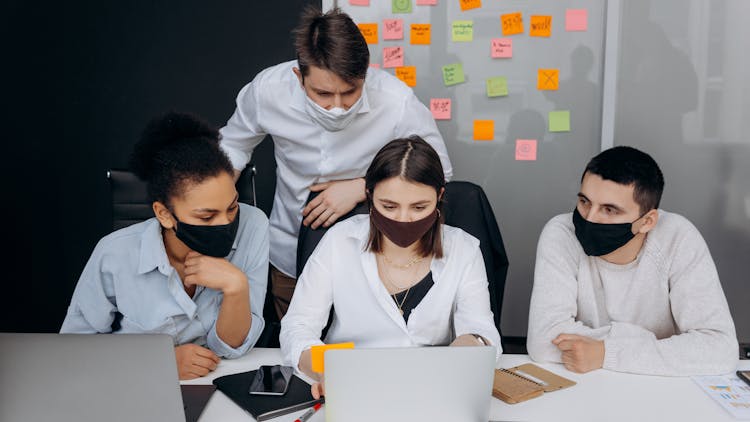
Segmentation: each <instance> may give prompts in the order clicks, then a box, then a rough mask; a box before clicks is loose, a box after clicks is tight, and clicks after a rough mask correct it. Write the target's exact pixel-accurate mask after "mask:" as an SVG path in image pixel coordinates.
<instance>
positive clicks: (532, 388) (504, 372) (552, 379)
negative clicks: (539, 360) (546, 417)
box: [492, 363, 576, 404]
mask: <svg viewBox="0 0 750 422" xmlns="http://www.w3.org/2000/svg"><path fill="white" fill-rule="evenodd" d="M575 384H576V383H575V382H574V381H571V380H569V379H567V378H564V377H561V376H559V375H557V374H555V373H553V372H550V371H548V370H546V369H544V368H541V367H539V366H537V365H534V364H533V363H525V364H523V365H520V366H514V367H513V368H500V369H495V379H494V382H493V384H492V395H493V396H494V397H497V398H498V399H500V400H502V401H504V402H506V403H510V404H515V403H520V402H522V401H526V400H530V399H533V398H534V397H539V396H541V395H542V394H544V393H545V392H551V391H556V390H560V389H563V388H567V387H570V386H573V385H575Z"/></svg>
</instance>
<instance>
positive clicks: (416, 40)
mask: <svg viewBox="0 0 750 422" xmlns="http://www.w3.org/2000/svg"><path fill="white" fill-rule="evenodd" d="M431 32H432V25H430V24H429V23H413V24H411V30H410V34H409V38H411V43H412V44H429V43H430V34H431Z"/></svg>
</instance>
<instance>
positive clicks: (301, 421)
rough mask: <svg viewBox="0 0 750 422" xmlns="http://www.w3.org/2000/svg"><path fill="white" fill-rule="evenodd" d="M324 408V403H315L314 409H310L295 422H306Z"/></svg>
mask: <svg viewBox="0 0 750 422" xmlns="http://www.w3.org/2000/svg"><path fill="white" fill-rule="evenodd" d="M322 406H323V403H315V406H313V407H312V409H308V410H307V412H305V413H303V414H302V415H301V416H300V417H299V418H297V420H295V421H294V422H305V421H306V420H308V419H310V417H311V416H312V415H313V414H314V413H315V412H317V411H318V409H320V408H321V407H322Z"/></svg>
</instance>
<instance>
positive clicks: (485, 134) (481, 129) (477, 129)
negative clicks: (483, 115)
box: [474, 120, 495, 141]
mask: <svg viewBox="0 0 750 422" xmlns="http://www.w3.org/2000/svg"><path fill="white" fill-rule="evenodd" d="M493 139H495V121H494V120H474V140H475V141H491V140H493Z"/></svg>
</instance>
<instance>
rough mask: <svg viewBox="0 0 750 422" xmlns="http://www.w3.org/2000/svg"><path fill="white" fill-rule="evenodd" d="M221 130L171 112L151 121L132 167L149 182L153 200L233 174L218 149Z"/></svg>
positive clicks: (165, 200) (167, 201)
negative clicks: (216, 177) (209, 179)
mask: <svg viewBox="0 0 750 422" xmlns="http://www.w3.org/2000/svg"><path fill="white" fill-rule="evenodd" d="M220 138H221V135H220V134H219V131H218V130H217V129H216V128H214V127H213V126H212V125H210V124H209V123H207V122H205V121H204V120H202V119H201V118H199V117H197V116H195V115H192V114H189V113H179V112H168V113H165V114H164V115H162V116H159V117H156V118H154V119H153V120H151V121H150V122H149V123H148V125H147V126H146V128H145V129H144V131H143V133H142V135H141V139H140V140H139V141H138V142H137V143H136V145H135V147H134V148H133V153H132V154H131V156H130V169H131V170H132V171H133V172H134V173H135V174H136V175H137V176H138V177H139V178H140V179H142V180H144V181H145V182H146V183H147V184H148V195H149V197H150V200H151V201H159V202H162V203H163V204H165V205H166V206H167V207H171V206H172V204H171V201H170V200H171V199H172V198H174V197H177V196H180V195H182V194H183V193H184V192H185V190H186V189H187V188H188V187H189V186H191V185H193V184H196V183H201V182H202V181H203V180H205V179H207V178H210V177H215V176H218V175H219V174H221V172H226V173H228V174H229V175H231V176H233V175H234V169H233V168H232V163H231V162H230V161H229V158H228V157H227V155H226V154H225V153H224V151H222V150H221V149H220V148H219V139H220Z"/></svg>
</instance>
